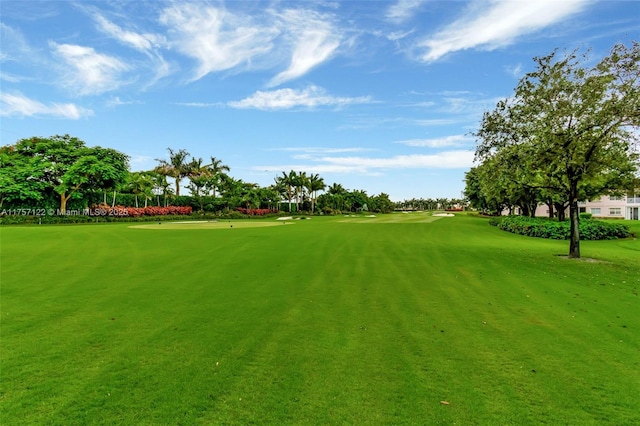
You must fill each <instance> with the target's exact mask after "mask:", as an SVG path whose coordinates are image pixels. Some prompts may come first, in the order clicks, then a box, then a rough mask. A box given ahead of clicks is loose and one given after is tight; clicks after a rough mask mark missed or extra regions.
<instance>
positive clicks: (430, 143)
mask: <svg viewBox="0 0 640 426" xmlns="http://www.w3.org/2000/svg"><path fill="white" fill-rule="evenodd" d="M469 142H473V139H472V138H470V137H468V136H465V135H451V136H444V137H442V138H433V139H409V140H404V141H396V142H394V143H398V144H402V145H407V146H415V147H427V148H443V147H448V146H461V145H466V144H468V143H469Z"/></svg>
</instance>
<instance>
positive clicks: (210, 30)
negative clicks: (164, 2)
mask: <svg viewBox="0 0 640 426" xmlns="http://www.w3.org/2000/svg"><path fill="white" fill-rule="evenodd" d="M160 22H161V23H162V24H163V25H165V26H167V27H169V32H168V36H169V40H168V43H169V46H170V47H173V48H175V49H176V50H178V51H179V52H181V53H182V54H184V55H186V56H189V57H191V58H193V59H195V60H196V61H197V62H198V68H197V70H196V72H195V75H194V76H193V78H192V80H193V81H195V80H199V79H201V78H202V77H204V76H206V75H207V74H209V73H211V72H216V71H223V70H229V69H232V68H235V67H237V66H239V65H243V64H244V65H247V64H249V63H250V62H251V60H252V59H253V58H255V57H256V56H260V55H264V54H266V53H268V52H270V51H271V50H272V48H273V39H274V38H275V37H276V36H277V35H278V34H279V31H278V30H277V29H276V28H274V27H270V26H260V25H257V24H255V23H254V22H252V20H251V18H250V17H248V16H242V15H235V14H233V13H231V12H229V11H226V10H224V9H220V8H215V7H212V6H209V5H207V4H204V3H187V4H175V5H173V6H171V7H169V8H166V9H164V11H163V12H162V14H161V16H160Z"/></svg>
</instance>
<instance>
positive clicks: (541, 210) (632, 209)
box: [503, 193, 640, 220]
mask: <svg viewBox="0 0 640 426" xmlns="http://www.w3.org/2000/svg"><path fill="white" fill-rule="evenodd" d="M578 207H579V208H580V213H591V214H592V215H593V217H594V218H599V219H627V220H640V193H636V194H627V195H622V196H615V195H603V196H602V197H599V198H596V199H594V200H588V201H581V202H579V203H578ZM503 214H505V213H504V212H503ZM516 214H518V212H516ZM566 215H567V217H568V216H569V208H567V212H566ZM536 216H538V217H546V216H549V207H548V206H547V205H546V204H540V205H539V206H538V208H537V209H536Z"/></svg>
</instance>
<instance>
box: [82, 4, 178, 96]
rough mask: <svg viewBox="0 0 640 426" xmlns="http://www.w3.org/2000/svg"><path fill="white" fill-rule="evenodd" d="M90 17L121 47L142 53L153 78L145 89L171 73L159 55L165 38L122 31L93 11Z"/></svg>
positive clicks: (151, 34) (132, 31) (99, 28)
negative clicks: (120, 44)
mask: <svg viewBox="0 0 640 426" xmlns="http://www.w3.org/2000/svg"><path fill="white" fill-rule="evenodd" d="M90 15H91V17H92V18H93V19H94V21H95V22H96V24H97V27H98V30H100V31H101V32H103V33H104V34H106V35H107V36H109V37H111V38H113V39H115V40H117V41H118V42H120V43H122V44H123V45H125V46H127V47H130V48H132V49H134V50H137V51H138V52H141V53H143V54H144V55H145V56H146V57H147V58H148V61H149V62H148V66H149V68H151V69H152V72H153V75H154V76H153V78H151V79H150V81H148V82H147V85H146V86H147V87H148V86H152V85H153V84H155V83H156V82H157V81H158V80H160V79H162V78H164V77H166V76H168V75H169V74H170V73H171V66H170V65H169V63H168V62H167V61H165V59H164V58H163V56H162V55H161V54H160V48H161V47H162V46H165V45H166V44H167V42H166V38H165V36H163V35H159V34H154V33H141V32H136V31H134V30H131V29H124V28H123V27H121V26H120V25H117V24H115V23H113V22H111V21H109V20H108V19H107V18H105V17H104V16H103V15H102V14H100V13H98V12H95V11H94V12H91V13H90Z"/></svg>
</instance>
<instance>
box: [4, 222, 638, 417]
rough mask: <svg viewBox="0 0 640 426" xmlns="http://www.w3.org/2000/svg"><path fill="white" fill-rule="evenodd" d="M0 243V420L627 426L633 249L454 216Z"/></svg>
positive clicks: (34, 231)
mask: <svg viewBox="0 0 640 426" xmlns="http://www.w3.org/2000/svg"><path fill="white" fill-rule="evenodd" d="M407 216H408V215H407ZM236 231H237V232H236ZM0 233H1V234H0V237H1V238H2V276H1V279H2V289H1V290H2V345H1V346H2V347H1V348H0V350H1V351H2V379H3V380H2V383H1V384H0V386H1V387H2V400H0V404H2V406H3V407H2V410H1V413H2V414H1V416H2V418H0V420H2V422H3V423H6V424H21V423H22V424H33V423H51V424H63V423H65V424H69V423H70V422H71V423H86V424H92V423H93V424H100V423H114V424H130V423H138V424H145V423H146V424H154V423H155V424H158V423H161V424H168V423H171V424H176V423H185V424H186V423H188V424H198V423H200V424H211V423H226V424H247V423H251V422H255V423H271V424H275V423H280V424H292V423H295V424H305V423H307V424H318V423H327V424H336V423H358V424H381V423H386V424H425V423H431V424H438V423H442V424H451V423H453V422H459V423H467V424H468V423H472V424H475V423H495V424H508V423H511V424H538V423H539V422H541V421H544V422H547V423H580V424H601V423H606V422H614V423H616V424H624V423H627V424H631V423H633V421H636V420H640V419H639V418H638V414H637V413H638V411H637V410H636V409H637V408H638V405H637V401H638V389H640V386H638V385H639V384H640V383H639V375H638V371H639V370H638V367H639V366H640V365H639V364H638V359H639V357H640V356H639V353H638V349H637V348H638V347H640V342H639V341H638V333H637V331H638V329H639V327H640V320H639V319H638V310H637V307H638V299H637V295H634V293H633V290H634V288H637V286H638V281H637V278H638V277H637V275H633V273H632V271H631V269H630V265H632V264H633V257H632V256H627V257H625V254H624V253H634V251H633V249H634V248H637V242H635V241H624V242H604V244H601V245H591V244H586V246H587V250H591V247H594V248H593V251H594V252H595V251H597V252H598V253H599V255H600V256H601V258H602V259H604V260H607V259H609V261H608V263H604V262H601V263H587V262H570V261H568V260H566V259H562V258H560V257H559V256H556V255H555V254H560V253H564V252H565V251H566V247H565V246H566V242H555V241H544V240H535V239H527V238H524V237H518V236H514V235H510V234H506V233H503V232H501V231H498V230H496V229H495V228H492V227H489V226H487V225H486V221H484V220H482V219H477V218H468V217H464V216H460V217H455V218H443V219H442V220H437V221H435V222H432V223H422V224H421V223H416V224H408V223H397V224H394V223H384V224H379V225H375V224H371V226H360V225H359V224H352V223H342V222H341V218H321V219H320V218H313V220H310V221H300V222H297V223H296V224H295V225H294V226H286V227H285V226H282V227H279V228H252V229H248V228H247V229H234V230H233V231H220V232H218V231H211V230H203V232H197V231H195V232H194V231H182V230H167V231H151V230H140V229H130V228H127V227H126V226H122V225H108V226H83V227H81V226H78V227H32V228H2V229H0ZM619 244H625V245H626V246H628V247H631V249H628V248H618V246H619ZM63 249H66V251H65V250H63ZM29 256H30V257H29ZM27 259H28V261H27ZM634 279H635V280H636V281H633V280H634ZM602 284H604V285H602ZM634 286H635V287H634ZM527 296H528V297H527ZM533 370H535V372H533ZM441 400H446V401H448V402H450V405H448V406H445V405H442V404H441V403H440V401H441Z"/></svg>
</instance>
